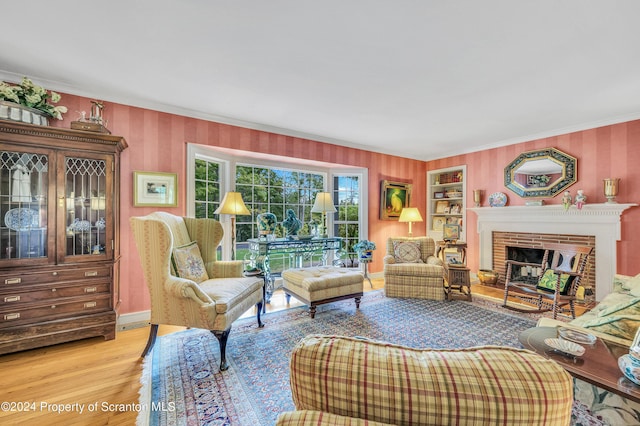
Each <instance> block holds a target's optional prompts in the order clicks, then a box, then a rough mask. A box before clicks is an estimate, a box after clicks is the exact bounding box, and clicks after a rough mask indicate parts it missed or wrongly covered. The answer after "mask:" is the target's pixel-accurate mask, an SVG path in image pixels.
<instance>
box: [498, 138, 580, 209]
mask: <svg viewBox="0 0 640 426" xmlns="http://www.w3.org/2000/svg"><path fill="white" fill-rule="evenodd" d="M576 162H577V161H576V159H575V158H574V157H572V156H570V155H568V154H565V153H564V152H562V151H558V150H557V149H555V148H547V149H541V150H538V151H528V152H523V153H522V154H520V155H519V156H518V157H517V158H516V159H515V160H513V161H512V162H511V163H509V165H508V166H507V167H505V169H504V185H505V186H506V187H507V188H509V189H510V190H512V191H513V192H515V193H516V194H518V195H519V196H521V197H538V198H541V197H553V196H554V195H556V194H558V193H560V192H562V191H564V190H565V189H566V188H568V187H569V186H571V185H572V184H573V183H575V181H576V179H577V169H576Z"/></svg>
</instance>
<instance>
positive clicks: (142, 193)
mask: <svg viewBox="0 0 640 426" xmlns="http://www.w3.org/2000/svg"><path fill="white" fill-rule="evenodd" d="M133 205H134V206H136V207H176V206H177V205H178V175H177V174H176V173H162V172H133Z"/></svg>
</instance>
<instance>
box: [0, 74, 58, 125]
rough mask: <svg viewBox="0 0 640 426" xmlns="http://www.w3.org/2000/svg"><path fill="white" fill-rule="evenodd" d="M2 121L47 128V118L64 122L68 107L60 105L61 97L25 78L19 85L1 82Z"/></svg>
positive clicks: (0, 109) (0, 105)
mask: <svg viewBox="0 0 640 426" xmlns="http://www.w3.org/2000/svg"><path fill="white" fill-rule="evenodd" d="M0 102H1V103H0V119H8V120H13V121H21V122H24V123H32V124H38V125H43V126H46V125H48V124H49V122H48V120H47V117H50V118H56V119H58V120H62V114H64V113H66V112H67V107H65V106H62V105H58V106H54V105H53V104H56V103H58V102H60V95H59V94H58V93H56V92H54V91H49V92H47V90H46V89H44V88H43V87H42V86H38V85H37V84H34V83H33V82H32V81H31V80H30V79H28V78H27V77H23V79H22V82H21V83H20V84H18V85H10V84H9V83H6V82H4V81H3V82H0Z"/></svg>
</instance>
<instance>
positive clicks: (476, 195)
mask: <svg viewBox="0 0 640 426" xmlns="http://www.w3.org/2000/svg"><path fill="white" fill-rule="evenodd" d="M482 192H483V191H482V189H474V190H473V202H474V204H475V206H476V207H480V206H481V205H482Z"/></svg>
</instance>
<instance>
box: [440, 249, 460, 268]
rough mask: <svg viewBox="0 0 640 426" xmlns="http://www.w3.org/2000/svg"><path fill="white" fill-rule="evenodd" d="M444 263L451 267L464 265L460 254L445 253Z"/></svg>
mask: <svg viewBox="0 0 640 426" xmlns="http://www.w3.org/2000/svg"><path fill="white" fill-rule="evenodd" d="M444 261H445V262H447V263H448V264H450V265H462V255H461V254H460V253H458V252H450V253H447V252H445V254H444Z"/></svg>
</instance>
